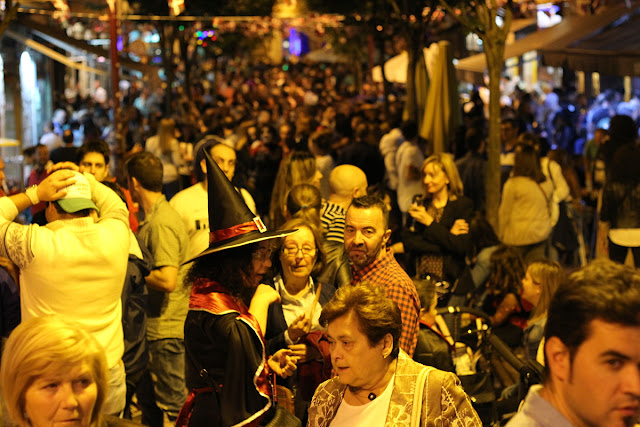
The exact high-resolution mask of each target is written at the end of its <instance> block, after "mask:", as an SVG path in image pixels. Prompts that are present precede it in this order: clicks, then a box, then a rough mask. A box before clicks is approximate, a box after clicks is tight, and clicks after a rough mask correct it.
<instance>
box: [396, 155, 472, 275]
mask: <svg viewBox="0 0 640 427" xmlns="http://www.w3.org/2000/svg"><path fill="white" fill-rule="evenodd" d="M422 176H423V183H424V189H425V193H424V198H423V199H422V200H419V201H417V202H414V203H413V204H412V205H411V207H410V208H409V215H410V216H411V218H413V220H414V225H413V226H411V225H410V226H408V227H407V228H406V229H405V232H404V233H403V240H404V250H406V251H407V252H410V253H412V254H413V255H414V256H415V259H416V273H417V275H418V277H426V276H427V275H429V276H431V277H433V278H436V279H440V280H446V281H448V282H449V283H450V284H453V283H454V282H455V281H456V279H457V278H458V277H460V275H461V274H462V271H463V270H464V267H465V255H466V253H467V250H468V247H469V224H468V222H469V221H470V219H471V216H472V214H473V202H472V201H471V199H469V198H467V197H464V196H463V195H462V181H461V180H460V175H459V174H458V170H457V169H456V165H455V163H454V162H453V156H452V155H451V154H449V153H439V154H434V155H432V156H429V157H428V158H427V159H426V160H425V161H424V163H423V164H422Z"/></svg>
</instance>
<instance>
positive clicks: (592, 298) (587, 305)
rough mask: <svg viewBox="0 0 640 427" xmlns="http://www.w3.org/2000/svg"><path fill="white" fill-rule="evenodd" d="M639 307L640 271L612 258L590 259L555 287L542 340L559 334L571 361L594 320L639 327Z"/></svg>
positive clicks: (587, 334) (588, 333)
mask: <svg viewBox="0 0 640 427" xmlns="http://www.w3.org/2000/svg"><path fill="white" fill-rule="evenodd" d="M639 307H640V273H639V272H638V271H637V270H635V269H633V268H630V267H627V266H624V265H622V264H617V263H615V262H613V261H609V260H596V261H593V262H592V263H591V264H589V265H587V266H586V267H584V268H581V269H580V270H578V271H576V272H574V273H573V274H571V275H570V276H569V278H568V279H567V280H566V281H565V283H562V284H561V285H560V286H559V287H558V290H557V291H556V293H555V295H554V297H553V299H552V300H551V305H550V306H549V312H548V315H547V325H546V329H545V334H544V336H545V340H546V341H547V342H548V341H549V339H550V338H551V337H558V338H559V339H560V341H562V342H563V343H564V345H565V346H567V348H568V349H569V357H570V360H572V361H573V358H574V356H575V354H576V352H577V350H578V348H579V347H580V345H581V344H582V343H583V342H584V341H585V340H587V338H589V335H590V333H591V322H592V321H593V320H596V319H598V320H602V321H604V322H607V323H615V324H620V325H624V326H640V308H639ZM545 358H546V355H545ZM545 365H546V366H548V363H545ZM547 371H548V368H547V367H545V372H547Z"/></svg>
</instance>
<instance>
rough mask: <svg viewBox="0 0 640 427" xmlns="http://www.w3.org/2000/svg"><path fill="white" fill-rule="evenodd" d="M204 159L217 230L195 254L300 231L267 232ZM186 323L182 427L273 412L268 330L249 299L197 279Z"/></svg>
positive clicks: (243, 422)
mask: <svg viewBox="0 0 640 427" xmlns="http://www.w3.org/2000/svg"><path fill="white" fill-rule="evenodd" d="M205 157H206V159H207V160H206V161H207V172H208V173H207V179H208V191H209V224H210V229H211V233H210V238H209V241H210V244H209V248H208V249H207V250H205V251H204V252H203V253H201V254H200V255H198V256H197V257H196V258H200V257H203V256H210V257H211V260H210V261H211V262H217V260H216V259H215V255H210V254H213V253H215V252H218V251H222V250H226V249H231V248H236V247H239V246H243V245H248V244H252V243H256V242H260V241H262V240H267V239H273V238H276V237H281V236H285V235H288V234H291V233H292V232H293V231H294V230H291V231H279V232H274V231H267V229H266V227H265V226H264V224H263V223H262V221H261V220H260V218H259V217H255V216H254V215H253V213H251V211H250V210H249V208H248V207H247V206H246V204H245V203H244V201H243V200H242V197H241V195H240V194H239V193H238V192H237V191H236V190H235V189H234V187H233V185H231V183H230V182H229V180H228V179H227V178H226V177H225V176H224V174H223V173H222V171H221V170H220V168H219V167H218V165H217V164H216V163H215V162H214V161H213V160H212V159H211V157H210V156H209V155H208V153H207V154H206V156H205ZM194 259H195V258H194ZM191 261H193V260H191ZM191 261H189V262H191ZM184 329H185V338H184V339H185V347H186V359H187V363H186V370H187V372H186V382H187V387H188V388H189V390H190V394H189V397H188V398H187V401H186V403H185V405H184V406H183V408H182V411H181V412H180V415H179V417H178V420H177V422H176V426H179V427H181V426H258V425H263V424H264V422H265V421H266V420H268V419H270V418H272V417H273V413H274V412H275V411H274V404H273V403H272V398H271V396H272V387H271V385H270V383H269V380H268V371H269V368H268V365H267V363H266V354H265V344H264V337H263V331H261V329H260V325H259V324H258V321H257V320H256V319H255V318H254V317H253V316H252V315H251V313H249V309H248V307H247V306H246V304H245V303H244V302H243V301H242V300H241V299H240V298H238V297H236V296H235V295H232V294H231V292H230V291H229V290H228V289H227V288H226V287H225V284H224V283H218V282H216V281H212V280H210V279H207V278H198V279H195V280H194V283H193V286H192V290H191V296H190V299H189V313H188V315H187V319H186V321H185V327H184Z"/></svg>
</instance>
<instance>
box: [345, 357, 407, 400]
mask: <svg viewBox="0 0 640 427" xmlns="http://www.w3.org/2000/svg"><path fill="white" fill-rule="evenodd" d="M395 362H396V364H397V363H398V360H397V359H396V361H395ZM390 373H391V378H389V380H388V381H385V382H386V384H385V385H384V386H383V387H382V391H381V392H384V390H385V389H386V388H387V386H388V385H389V381H390V380H391V379H393V374H395V366H394V368H393V371H390ZM385 377H386V375H385ZM384 379H385V378H383V381H384ZM379 387H380V386H378V385H376V386H374V387H372V388H370V389H363V388H360V387H352V386H349V391H350V392H351V394H352V395H353V396H354V397H355V398H356V399H358V400H359V401H360V402H362V403H367V401H366V400H364V397H360V392H365V393H366V392H367V391H368V392H369V394H368V395H367V397H366V398H367V399H368V400H369V402H371V401H373V400H375V399H376V398H377V397H378V395H377V394H376V393H374V392H373V390H374V389H376V388H379Z"/></svg>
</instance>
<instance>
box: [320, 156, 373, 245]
mask: <svg viewBox="0 0 640 427" xmlns="http://www.w3.org/2000/svg"><path fill="white" fill-rule="evenodd" d="M367 186H368V184H367V176H366V175H365V173H364V172H363V171H362V169H360V168H358V167H356V166H353V165H340V166H337V167H335V168H334V169H333V170H332V171H331V175H330V176H329V190H330V194H329V199H328V200H327V201H326V202H324V203H323V204H322V213H321V216H320V221H321V222H322V226H323V227H324V232H325V238H326V240H328V241H331V242H338V243H344V219H345V216H346V214H347V208H348V207H349V205H350V204H351V201H352V200H353V199H354V198H355V197H361V196H366V195H367Z"/></svg>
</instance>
